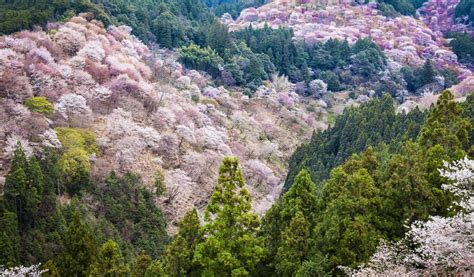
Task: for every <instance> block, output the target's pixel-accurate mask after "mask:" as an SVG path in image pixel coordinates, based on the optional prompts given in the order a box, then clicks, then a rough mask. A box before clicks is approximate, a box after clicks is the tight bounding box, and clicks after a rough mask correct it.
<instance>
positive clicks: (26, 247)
mask: <svg viewBox="0 0 474 277" xmlns="http://www.w3.org/2000/svg"><path fill="white" fill-rule="evenodd" d="M392 101H393V100H392V99H391V98H390V97H389V96H385V97H384V98H383V99H380V100H373V101H371V102H369V103H368V104H366V105H364V106H362V107H360V108H352V109H350V110H348V111H347V112H346V113H345V114H344V115H343V116H342V117H341V118H340V119H338V121H337V123H336V125H335V126H334V127H332V128H330V129H329V130H327V131H325V132H324V133H318V134H315V137H314V138H313V140H312V142H311V143H310V144H309V145H308V146H305V147H303V148H300V149H299V150H298V151H297V154H296V156H298V155H299V156H301V155H303V156H305V157H311V159H309V160H308V159H303V161H304V162H303V164H304V165H303V166H300V165H293V168H292V169H291V170H293V171H298V173H297V174H296V177H294V178H293V179H292V185H291V186H290V187H289V189H288V191H287V192H286V193H285V194H284V195H283V196H282V197H281V198H280V199H279V200H278V201H277V202H276V203H275V204H274V205H273V207H272V208H271V209H270V210H269V211H268V212H267V213H266V215H265V216H264V217H263V219H262V221H261V222H260V220H259V219H258V216H257V215H256V214H253V213H252V211H251V207H252V199H251V197H250V195H249V193H248V191H247V190H246V188H245V185H244V184H245V183H244V179H243V174H242V171H241V168H240V166H239V162H238V160H237V159H235V158H226V159H225V160H224V162H223V164H222V166H221V168H220V171H219V177H218V180H217V185H216V188H215V191H214V193H213V194H212V197H211V198H210V200H209V202H208V203H207V208H206V209H205V213H204V222H203V223H201V222H200V220H199V219H198V215H197V212H196V210H191V211H189V213H188V214H187V215H186V216H185V217H184V218H183V219H182V221H181V223H180V225H179V231H178V233H177V235H176V236H175V237H174V238H172V239H171V240H170V239H169V238H168V236H167V235H166V232H165V230H164V228H165V222H164V219H163V215H162V212H161V211H160V209H158V208H156V207H155V205H154V204H153V199H154V198H155V197H156V195H153V194H150V193H149V192H148V191H147V190H145V189H144V188H143V187H142V186H141V184H140V177H139V176H137V175H136V174H133V173H127V174H125V175H124V176H121V177H119V176H117V175H116V174H115V173H114V172H112V173H111V174H110V176H109V177H107V178H106V179H105V180H104V181H103V184H101V183H97V184H94V186H91V185H90V182H91V180H90V179H89V177H88V176H89V173H88V172H87V168H82V167H79V168H74V169H72V168H70V167H71V166H74V165H76V164H77V162H79V161H76V162H73V161H71V160H70V159H71V158H72V159H73V160H74V159H76V158H77V156H74V157H71V156H70V155H68V152H70V151H79V150H81V148H83V150H84V151H95V150H94V144H93V143H94V142H93V140H92V139H86V140H81V139H79V138H73V137H67V135H66V136H61V137H62V140H67V141H68V142H69V143H70V148H69V149H65V150H64V151H65V152H64V153H57V152H54V151H48V152H46V154H45V156H44V157H35V156H33V157H31V158H30V159H27V158H26V156H25V153H24V152H23V150H22V147H21V145H18V147H17V149H16V150H15V153H14V158H13V161H12V166H11V169H10V172H9V173H8V175H7V180H6V184H5V194H4V197H3V200H2V216H1V222H2V225H1V226H2V230H3V232H2V237H1V240H0V245H2V249H4V250H5V251H2V253H1V256H0V263H2V264H5V265H7V266H13V265H18V264H34V263H38V262H43V263H44V268H47V269H49V272H50V274H51V275H55V274H58V272H59V273H60V274H61V275H63V276H71V275H77V276H104V275H108V274H112V275H114V276H126V275H128V274H130V273H131V274H132V275H133V276H165V275H169V276H183V275H184V276H188V275H190V276H194V275H206V276H207V275H214V276H216V275H219V276H230V275H239V276H245V275H252V276H268V274H270V275H274V274H276V275H278V276H287V275H291V274H294V273H295V272H296V274H297V275H302V276H307V275H310V276H313V275H314V274H316V275H327V274H330V275H333V274H335V275H339V274H341V272H340V269H339V266H349V267H355V266H357V265H360V264H361V263H364V262H367V261H368V260H369V258H370V257H371V255H372V253H374V251H375V250H376V248H377V246H378V243H379V240H380V239H387V240H399V239H401V238H403V237H404V234H405V232H406V231H407V229H406V228H407V224H408V223H410V222H416V221H418V220H426V219H428V217H429V216H431V215H439V216H449V215H450V214H451V215H452V214H453V212H455V210H450V209H449V207H450V206H451V204H452V202H453V200H454V199H455V198H453V195H452V194H451V193H448V192H445V191H444V190H443V189H442V184H444V183H445V182H446V179H445V178H444V177H443V176H442V175H441V173H440V172H439V171H438V168H440V167H441V166H442V163H443V161H456V160H460V159H462V158H463V157H464V156H466V155H472V154H473V152H472V151H473V149H472V137H473V132H472V125H471V122H473V121H474V117H473V116H474V114H473V113H472V107H473V106H474V95H471V96H470V97H469V98H468V100H467V102H466V103H464V104H462V105H461V104H458V103H456V102H454V101H453V98H452V94H451V93H450V92H448V91H446V92H444V93H443V94H442V96H441V97H440V98H439V100H438V103H437V105H436V106H435V107H433V109H431V110H430V111H429V113H428V114H426V115H425V114H424V113H422V112H420V111H415V112H413V113H410V114H407V115H405V114H402V115H396V114H394V112H393V102H392ZM364 115H365V116H364ZM367 117H368V118H378V119H376V120H371V121H367V122H364V123H363V122H361V123H358V125H364V126H366V128H367V129H358V130H354V131H356V132H359V133H360V134H354V135H355V136H356V137H354V138H352V137H350V135H349V134H348V131H347V130H348V129H344V126H345V122H347V121H351V120H363V118H367ZM389 118H391V119H389ZM385 120H389V121H390V122H391V123H389V122H385ZM384 122H385V123H384ZM402 123H404V124H402ZM403 125H404V126H406V128H402V126H403ZM375 129H377V130H379V131H380V132H379V133H374V134H373V135H372V134H371V136H368V135H367V134H366V133H365V132H367V130H375ZM344 130H345V131H344ZM318 137H320V138H323V141H324V139H326V138H331V140H330V141H328V142H327V144H326V145H325V144H322V146H318V147H316V145H315V143H317V142H318ZM343 139H347V140H349V141H360V143H357V145H355V147H354V148H349V147H348V146H347V145H346V144H344V143H343V142H342V141H341V140H343ZM77 140H79V141H80V142H82V144H79V145H78V144H75V143H78V141H77ZM84 142H86V143H84ZM339 142H340V143H339ZM330 145H333V146H336V145H339V147H336V148H339V150H340V152H337V153H336V154H334V153H331V152H330V153H325V151H331V150H332V151H334V150H333V149H331V147H329V146H330ZM324 147H328V148H327V149H324ZM76 148H78V149H76ZM391 148H392V149H391ZM300 153H302V154H300ZM337 154H338V155H337ZM351 154H352V155H351ZM349 156H350V157H349ZM327 157H331V158H332V160H331V161H330V163H327V164H323V163H322V162H323V161H324V159H325V158H327ZM347 157H348V158H347ZM346 158H347V159H346ZM318 159H319V160H318ZM313 164H316V165H318V164H319V165H323V166H325V167H322V166H313ZM295 167H297V168H298V169H295ZM81 168H82V169H83V170H81ZM328 171H330V174H329V176H328V175H327V172H328ZM311 176H313V178H311ZM311 179H314V180H315V182H313V181H312V180H311ZM156 185H157V186H158V187H159V186H160V180H159V179H157V184H156ZM64 191H70V192H69V193H70V194H71V195H73V196H74V197H73V198H72V199H71V201H70V202H69V204H67V205H61V204H60V203H58V200H57V199H58V196H60V195H61V193H63V192H64ZM161 191H162V190H161V189H158V190H157V193H159V192H161Z"/></svg>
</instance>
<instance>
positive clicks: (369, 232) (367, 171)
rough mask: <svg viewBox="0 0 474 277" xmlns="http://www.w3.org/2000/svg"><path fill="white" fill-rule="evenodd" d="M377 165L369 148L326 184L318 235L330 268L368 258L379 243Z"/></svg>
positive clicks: (317, 246)
mask: <svg viewBox="0 0 474 277" xmlns="http://www.w3.org/2000/svg"><path fill="white" fill-rule="evenodd" d="M376 167H377V161H376V157H375V154H374V151H373V150H372V149H371V148H369V149H368V150H367V151H366V152H364V153H363V154H362V155H361V156H360V157H353V158H351V159H350V160H349V161H347V162H346V163H344V164H343V165H342V166H340V167H337V168H336V169H334V170H333V171H332V172H331V178H330V179H329V180H328V182H327V183H326V184H325V185H324V186H323V188H322V193H321V198H320V203H321V207H320V209H321V210H320V212H319V213H317V219H316V222H317V225H316V227H315V230H314V232H315V235H314V237H315V238H316V249H317V251H320V252H321V253H323V254H324V255H328V259H329V260H328V263H327V264H326V266H327V267H328V268H329V269H335V268H336V267H337V266H338V265H344V266H351V267H355V266H357V265H358V264H360V263H361V262H366V261H368V259H369V258H370V256H371V255H372V253H373V252H374V251H375V249H376V248H377V246H378V243H379V239H380V238H381V234H380V232H379V231H378V230H377V228H376V225H375V224H374V223H376V222H377V221H378V219H377V214H376V212H375V211H377V210H378V209H379V208H380V199H379V197H378V192H379V190H378V188H377V187H376V184H375V181H374V179H373V177H372V176H373V172H374V170H375V169H376Z"/></svg>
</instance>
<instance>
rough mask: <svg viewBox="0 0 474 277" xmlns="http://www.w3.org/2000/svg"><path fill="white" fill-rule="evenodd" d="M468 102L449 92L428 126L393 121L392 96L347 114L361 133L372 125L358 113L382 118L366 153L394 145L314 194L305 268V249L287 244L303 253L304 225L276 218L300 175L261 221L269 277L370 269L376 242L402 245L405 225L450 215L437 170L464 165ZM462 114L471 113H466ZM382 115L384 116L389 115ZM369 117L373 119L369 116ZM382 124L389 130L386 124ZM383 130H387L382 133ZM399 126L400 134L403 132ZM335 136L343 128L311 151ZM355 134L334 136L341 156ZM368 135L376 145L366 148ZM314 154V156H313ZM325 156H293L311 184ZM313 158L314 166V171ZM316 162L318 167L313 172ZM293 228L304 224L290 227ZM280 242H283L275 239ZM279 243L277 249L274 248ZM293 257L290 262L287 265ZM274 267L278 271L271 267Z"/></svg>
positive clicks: (409, 119) (338, 173)
mask: <svg viewBox="0 0 474 277" xmlns="http://www.w3.org/2000/svg"><path fill="white" fill-rule="evenodd" d="M376 101H377V102H376ZM467 101H468V103H464V104H462V105H460V104H459V103H457V102H455V101H454V98H453V95H452V94H451V93H450V92H448V91H446V92H443V93H442V95H441V96H440V98H439V99H438V102H437V104H436V106H435V107H434V108H433V109H432V110H431V111H430V113H429V116H428V117H427V118H426V121H424V120H423V119H424V115H423V114H422V113H420V112H419V111H417V112H415V113H413V114H408V115H405V114H400V115H396V114H394V111H393V102H392V100H391V99H390V98H389V97H387V96H386V97H385V98H384V99H381V100H380V99H379V100H372V101H371V102H369V103H368V104H366V105H364V106H361V107H359V108H356V109H353V110H348V111H347V114H346V113H345V114H346V116H348V118H347V119H345V120H348V121H349V122H350V119H352V122H351V123H353V122H355V123H354V125H353V124H350V126H358V127H359V126H360V127H362V128H357V129H358V130H363V129H364V127H363V126H364V125H365V124H367V123H359V122H360V121H359V120H358V119H357V117H356V114H357V113H354V111H357V110H361V111H364V113H367V112H369V113H368V114H366V116H367V118H374V117H376V118H378V119H377V120H374V121H371V122H370V123H368V124H369V125H370V126H371V127H372V128H371V129H370V130H371V132H368V133H366V134H365V135H362V136H361V137H363V138H364V141H366V142H367V143H368V145H378V143H373V142H382V143H383V142H385V143H387V144H388V143H389V144H388V145H382V146H379V147H377V148H372V147H369V148H368V149H367V150H366V151H364V152H362V153H361V154H359V155H352V156H351V157H350V158H349V159H346V158H345V159H344V160H345V161H344V162H343V163H342V164H341V165H340V166H338V167H336V168H334V169H333V170H332V171H331V175H330V178H329V179H328V180H326V181H323V182H322V184H321V185H320V186H318V187H317V188H316V189H315V190H316V192H315V193H313V194H312V195H313V196H314V197H315V203H316V205H315V208H314V210H313V212H312V213H311V215H313V216H312V217H306V216H304V218H307V219H308V223H309V225H310V226H314V228H310V229H309V232H310V233H311V232H312V233H311V236H309V238H310V239H308V240H307V242H308V244H309V245H313V246H312V247H310V250H309V255H307V256H306V258H305V259H304V260H302V259H301V258H299V257H301V256H299V255H301V254H302V253H303V252H306V251H307V250H306V248H305V247H303V246H300V247H299V249H300V250H301V252H296V251H295V249H293V248H292V247H290V246H289V245H290V243H287V242H285V241H292V242H293V243H292V244H293V245H298V244H299V241H300V238H301V237H303V236H305V234H307V231H306V228H305V226H306V225H307V223H305V221H304V220H303V217H302V216H301V215H298V216H297V217H296V219H295V218H291V219H290V218H286V219H283V217H281V216H280V215H281V212H278V211H279V210H281V208H279V207H281V206H282V203H283V202H284V201H285V199H287V198H290V199H291V198H292V197H291V195H294V190H293V189H294V187H301V179H300V175H301V174H307V173H306V172H305V170H303V171H302V172H303V173H300V175H298V177H296V178H295V180H294V183H293V185H292V186H291V187H290V189H289V191H288V192H287V193H286V194H285V195H283V196H282V198H281V200H279V201H278V202H277V203H276V204H275V205H274V206H273V207H272V208H271V209H270V210H269V211H268V212H267V214H266V216H265V219H264V221H263V225H262V232H263V236H264V237H267V238H269V239H266V242H267V246H268V253H270V256H269V257H268V258H267V259H266V260H265V263H264V265H263V268H264V270H265V269H266V271H265V272H267V273H268V272H273V271H272V267H276V269H277V270H280V271H281V273H282V274H283V275H284V274H285V270H288V271H286V273H288V272H290V271H291V272H294V271H295V270H296V272H298V274H299V273H301V274H310V273H312V274H315V275H325V274H333V275H334V274H335V275H339V274H341V272H339V271H338V269H337V267H338V266H339V265H346V266H349V267H357V266H359V265H360V264H361V263H365V262H367V261H368V259H369V258H370V256H371V255H372V254H373V252H374V251H375V249H376V248H377V246H378V243H379V239H382V238H384V239H389V240H398V239H400V238H402V237H403V236H404V235H405V231H406V229H405V228H406V227H405V226H406V224H409V223H411V222H413V221H417V220H425V219H427V218H428V217H429V216H430V215H440V216H447V215H449V214H451V212H450V209H449V207H450V206H451V205H452V200H453V197H452V196H451V194H450V193H446V192H445V191H443V190H442V188H441V185H442V184H443V183H445V181H446V180H444V179H443V178H442V177H441V176H440V174H439V171H438V169H439V168H442V167H443V161H448V162H449V161H454V160H458V159H460V158H462V157H464V156H465V155H466V153H467V151H469V149H470V147H471V145H472V140H470V134H471V133H470V132H471V130H472V128H471V127H472V126H471V123H470V122H471V121H472V114H471V113H472V112H471V111H470V110H471V109H470V105H471V103H470V102H472V97H470V98H469V99H467ZM379 105H380V106H379ZM463 106H464V107H467V109H466V110H465V111H463V109H462V107H463ZM382 107H383V108H382ZM377 110H378V112H377ZM384 111H387V113H386V114H385V115H384ZM371 112H375V114H372V115H369V114H370V113H371ZM350 114H352V117H350V116H349V115H350ZM343 117H344V115H343ZM339 120H342V119H339ZM378 120H382V121H381V122H384V123H381V122H378ZM384 120H388V122H391V123H385V121H384ZM362 122H363V121H362ZM402 123H403V124H402ZM339 124H340V123H339ZM382 126H385V129H384V128H383V127H382ZM400 126H403V128H402V129H398V128H400ZM408 126H410V127H408ZM334 128H338V122H336V125H335V127H333V128H331V129H329V130H328V131H326V132H325V133H320V134H319V135H318V136H319V137H317V139H315V138H314V137H313V140H312V142H311V143H310V144H309V145H312V144H313V145H314V144H315V142H321V141H323V142H324V140H325V139H327V138H326V137H325V134H326V135H328V134H329V133H330V132H331V130H332V129H334ZM381 128H382V129H384V130H383V131H382V130H381ZM420 129H421V131H420ZM351 133H355V134H357V133H358V132H357V131H356V132H352V129H351V130H349V129H346V131H343V132H341V133H340V136H339V135H337V133H333V134H334V135H335V137H334V138H335V139H337V140H336V141H333V143H334V142H336V145H337V148H339V149H340V150H342V149H344V148H340V147H342V146H343V144H341V142H342V139H345V138H346V137H351ZM368 134H370V135H371V137H372V139H374V138H375V140H372V139H370V140H369V139H368V138H369V136H368ZM350 141H351V142H352V144H355V143H356V142H357V141H358V138H357V136H356V137H355V138H354V139H351V140H350ZM371 141H372V142H371ZM328 145H331V144H330V143H328ZM332 146H334V144H332ZM375 149H377V150H375ZM357 152H358V151H354V152H352V153H357ZM313 153H315V154H316V155H314V156H313V155H312V154H313ZM322 153H327V152H325V151H324V148H317V147H313V148H312V147H311V146H308V145H306V146H303V148H300V149H299V151H297V153H296V154H295V155H302V156H296V157H295V156H294V157H293V159H296V158H298V159H300V162H301V161H303V162H304V161H306V162H305V165H304V166H302V168H304V167H307V168H308V169H309V170H310V173H311V176H316V177H313V178H315V179H318V178H320V176H318V175H317V174H320V173H319V172H320V171H321V169H324V167H323V166H322V165H323V164H322V161H321V159H318V157H320V155H322ZM312 157H315V158H316V159H315V160H313V161H312V163H309V162H308V161H310V160H311V158H312ZM329 157H331V156H329ZM305 159H306V160H305ZM293 161H294V160H293ZM315 162H317V163H318V164H316V166H314V165H315ZM318 165H319V166H318ZM314 172H318V173H316V174H314ZM290 174H291V172H290ZM308 179H309V177H308ZM322 179H323V180H324V178H322ZM294 203H298V202H294ZM287 206H289V207H291V205H287ZM290 211H293V212H295V211H296V212H297V211H298V209H296V208H293V209H290ZM295 221H298V222H299V224H291V223H292V222H293V223H294V222H295ZM311 224H312V225H311ZM285 226H291V227H285ZM284 228H289V229H288V230H291V232H290V231H284V232H281V230H282V229H284ZM269 234H270V235H269ZM275 234H282V235H280V236H279V237H278V236H276V235H275ZM311 239H313V240H311ZM268 242H269V243H268ZM275 242H277V243H276V244H279V246H277V247H275V246H272V245H275ZM283 248H286V251H283ZM280 249H281V251H280ZM288 256H291V257H293V258H287V257H288ZM275 259H276V261H277V263H275V262H274V261H275ZM298 260H299V261H303V262H302V263H301V265H300V266H299V268H298V269H296V267H295V264H294V262H295V261H298Z"/></svg>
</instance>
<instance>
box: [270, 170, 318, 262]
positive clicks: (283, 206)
mask: <svg viewBox="0 0 474 277" xmlns="http://www.w3.org/2000/svg"><path fill="white" fill-rule="evenodd" d="M317 209H318V208H317V198H316V185H315V184H314V183H313V182H312V181H311V178H310V176H309V172H308V171H307V170H305V169H303V170H301V171H300V173H299V174H298V175H297V176H296V178H295V181H294V183H293V185H292V186H291V187H290V189H289V190H288V192H287V193H285V194H284V195H283V196H282V197H281V198H280V200H278V202H277V203H276V204H274V205H273V206H272V207H271V208H270V210H269V211H268V212H267V213H266V215H265V217H264V219H263V223H262V230H261V234H262V236H263V237H264V241H265V246H266V249H267V254H268V255H267V260H266V261H265V262H264V263H265V264H266V266H267V267H268V268H267V270H269V271H273V270H274V267H275V266H276V264H278V263H280V262H278V261H275V260H274V259H275V257H276V256H277V251H279V252H280V255H281V253H282V251H283V250H280V248H281V247H284V246H283V245H284V243H285V242H284V238H283V237H284V233H285V232H286V231H287V230H288V228H290V227H289V226H290V224H291V222H292V221H294V220H296V217H297V215H298V214H301V216H302V217H303V218H304V220H305V221H306V222H307V223H308V229H309V231H312V229H313V227H314V224H315V222H314V215H315V214H316V213H317ZM308 237H309V236H308ZM306 243H307V244H308V249H309V248H310V247H311V244H312V242H311V241H309V240H307V241H306ZM283 249H284V248H283ZM308 254H309V253H308V252H307V251H305V253H304V255H308Z"/></svg>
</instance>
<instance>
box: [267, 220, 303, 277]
mask: <svg viewBox="0 0 474 277" xmlns="http://www.w3.org/2000/svg"><path fill="white" fill-rule="evenodd" d="M309 228H310V225H309V222H308V221H307V220H306V219H305V218H304V216H303V213H301V212H297V213H296V215H295V216H294V217H293V219H292V220H291V222H290V225H289V226H288V228H287V229H286V230H285V231H284V232H283V234H282V242H281V246H280V247H278V251H277V253H276V257H275V264H276V265H275V268H276V271H277V272H278V274H279V275H281V276H291V275H292V274H293V273H295V272H296V271H298V269H299V267H300V266H301V265H302V263H303V262H304V261H305V259H306V258H307V257H308V252H309V248H310V246H311V242H310V240H311V237H310V230H309Z"/></svg>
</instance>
